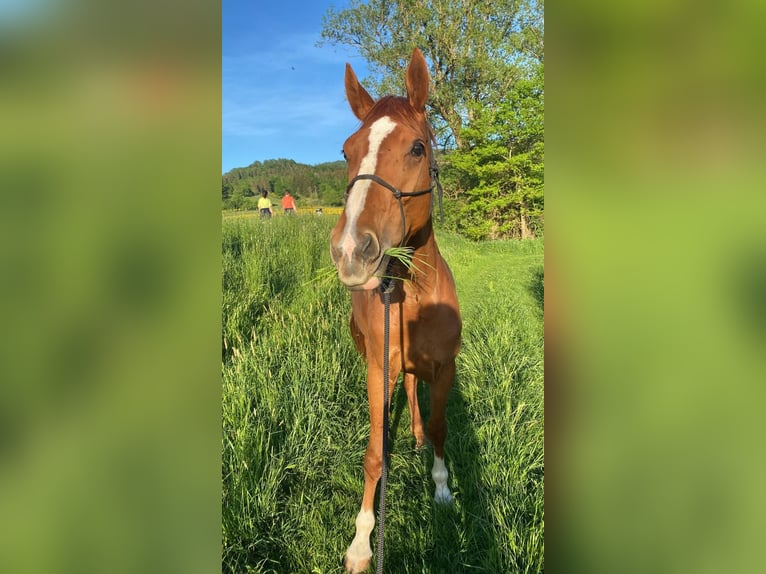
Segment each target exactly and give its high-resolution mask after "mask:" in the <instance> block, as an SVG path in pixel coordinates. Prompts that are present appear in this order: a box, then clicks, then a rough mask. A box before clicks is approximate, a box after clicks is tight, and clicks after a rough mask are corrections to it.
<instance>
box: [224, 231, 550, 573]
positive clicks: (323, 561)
mask: <svg viewBox="0 0 766 574" xmlns="http://www.w3.org/2000/svg"><path fill="white" fill-rule="evenodd" d="M334 221H335V218H334V217H323V218H318V217H297V218H274V219H272V220H271V221H259V220H257V219H249V220H236V219H234V220H225V221H224V222H223V345H222V355H223V429H222V430H223V435H222V438H223V466H222V479H223V499H222V505H223V525H222V528H223V571H224V572H279V573H304V572H305V573H328V572H342V571H343V570H342V568H341V559H342V557H343V555H344V553H345V550H346V547H347V546H348V544H349V543H350V541H351V539H352V537H353V535H354V519H355V517H356V514H357V512H358V510H359V504H360V502H361V497H362V487H363V482H364V474H363V470H362V458H363V455H364V450H365V448H366V446H367V435H368V424H369V421H368V413H367V397H366V386H365V383H364V380H365V369H364V365H363V363H362V361H361V359H360V358H359V357H358V355H357V353H356V350H355V349H354V347H353V344H352V342H351V337H350V335H349V333H348V315H349V309H350V305H349V296H348V293H347V292H346V291H345V290H344V289H343V288H342V287H341V286H340V284H339V282H338V281H337V279H334V278H333V277H332V276H330V275H328V273H327V269H328V268H329V266H330V258H329V247H328V241H329V240H328V237H329V232H330V229H331V227H332V225H333V223H334ZM437 239H438V241H439V245H440V248H441V250H442V253H443V254H444V256H445V258H446V259H447V261H448V262H449V264H450V266H451V267H452V270H453V272H454V275H455V279H456V282H457V288H458V295H459V297H460V303H461V308H462V314H463V348H462V350H461V353H460V355H459V356H458V360H457V377H456V381H455V386H454V388H453V390H452V393H451V395H450V400H449V403H448V408H447V422H448V426H449V434H448V436H447V444H446V463H447V467H448V469H449V471H450V486H451V489H452V492H453V494H454V496H455V501H454V503H453V505H452V506H450V507H437V506H435V503H434V501H433V482H432V480H431V476H430V468H431V462H432V459H433V454H432V451H431V449H430V448H428V447H426V448H423V449H420V450H416V449H415V448H414V439H413V437H412V435H411V434H410V431H409V413H408V412H407V401H406V397H405V394H404V390H403V389H402V388H401V385H398V386H397V390H396V392H395V394H394V400H393V409H394V410H393V414H392V418H391V421H392V436H393V437H394V439H393V441H392V444H391V450H392V454H391V459H390V461H391V462H390V471H389V478H388V490H387V493H386V507H387V515H386V531H385V539H386V554H385V567H386V568H385V571H386V572H390V573H393V574H400V573H421V572H428V573H445V574H448V573H453V572H487V573H496V574H504V573H510V572H542V571H543V569H544V562H543V552H544V542H543V534H544V513H543V490H544V487H543V484H544V462H543V240H542V239H538V240H534V241H525V242H519V241H502V242H487V243H472V242H469V241H468V240H466V239H463V238H461V237H459V236H456V235H449V234H446V233H438V234H437ZM419 393H420V405H421V409H422V414H423V420H424V423H425V421H426V420H427V417H428V400H427V388H425V384H424V383H421V384H420V389H419ZM376 537H377V529H376V530H374V531H373V535H372V537H371V538H372V540H371V544H372V548H373V552H374V551H375V548H376ZM373 567H374V559H373ZM371 571H374V570H372V569H371Z"/></svg>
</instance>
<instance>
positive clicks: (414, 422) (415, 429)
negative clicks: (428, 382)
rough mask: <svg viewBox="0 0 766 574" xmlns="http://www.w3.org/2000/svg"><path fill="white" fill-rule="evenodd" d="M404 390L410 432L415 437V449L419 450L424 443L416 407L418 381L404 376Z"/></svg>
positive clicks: (409, 375)
mask: <svg viewBox="0 0 766 574" xmlns="http://www.w3.org/2000/svg"><path fill="white" fill-rule="evenodd" d="M403 384H404V390H405V391H406V392H407V402H408V403H409V405H410V430H411V431H412V435H413V436H414V437H415V447H417V448H420V447H421V446H423V443H424V442H425V435H424V434H423V421H422V420H421V419H420V407H419V406H418V379H417V377H416V376H415V375H413V374H411V373H405V374H404V383H403Z"/></svg>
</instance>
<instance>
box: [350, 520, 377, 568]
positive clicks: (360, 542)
mask: <svg viewBox="0 0 766 574" xmlns="http://www.w3.org/2000/svg"><path fill="white" fill-rule="evenodd" d="M374 527H375V515H374V514H373V513H372V510H367V511H365V510H360V511H359V514H357V515H356V535H355V536H354V539H353V540H352V541H351V546H349V547H348V550H346V561H347V565H351V566H354V565H356V564H359V563H360V562H361V561H363V560H369V559H370V558H371V557H372V549H371V548H370V533H371V532H372V529H373V528H374Z"/></svg>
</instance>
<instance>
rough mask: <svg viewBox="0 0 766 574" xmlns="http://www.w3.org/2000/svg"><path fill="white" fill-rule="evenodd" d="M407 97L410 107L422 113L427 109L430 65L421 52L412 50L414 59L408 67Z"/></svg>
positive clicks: (406, 79)
mask: <svg viewBox="0 0 766 574" xmlns="http://www.w3.org/2000/svg"><path fill="white" fill-rule="evenodd" d="M405 83H406V85H407V97H408V98H409V100H410V105H411V106H412V107H413V108H415V109H416V110H417V111H419V112H422V111H424V110H425V109H426V100H428V65H427V64H426V59H425V58H424V57H423V54H422V52H421V51H420V50H418V49H417V48H415V49H414V50H412V59H411V60H410V65H409V66H407V77H406V78H405Z"/></svg>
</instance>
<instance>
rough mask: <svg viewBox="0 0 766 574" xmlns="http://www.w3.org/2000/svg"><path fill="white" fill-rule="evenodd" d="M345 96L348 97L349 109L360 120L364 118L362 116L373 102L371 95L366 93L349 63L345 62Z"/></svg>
mask: <svg viewBox="0 0 766 574" xmlns="http://www.w3.org/2000/svg"><path fill="white" fill-rule="evenodd" d="M346 98H348V103H349V105H350V106H351V111H352V112H354V115H355V116H356V117H357V118H359V119H360V120H364V116H366V115H367V112H369V111H370V108H372V106H373V104H375V101H374V100H373V99H372V96H370V94H368V93H367V90H365V89H364V87H362V84H360V83H359V80H357V79H356V74H355V73H354V70H352V69H351V64H346Z"/></svg>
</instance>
